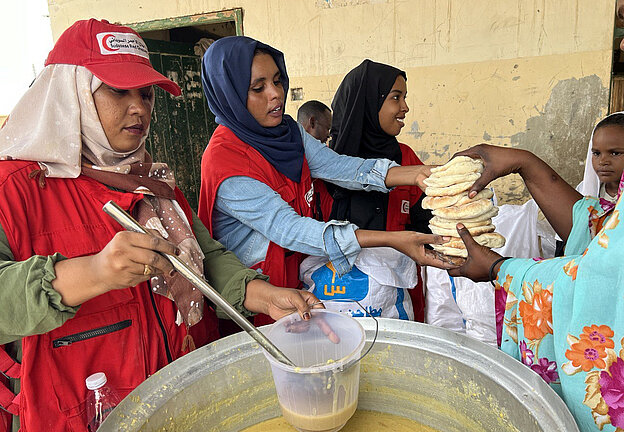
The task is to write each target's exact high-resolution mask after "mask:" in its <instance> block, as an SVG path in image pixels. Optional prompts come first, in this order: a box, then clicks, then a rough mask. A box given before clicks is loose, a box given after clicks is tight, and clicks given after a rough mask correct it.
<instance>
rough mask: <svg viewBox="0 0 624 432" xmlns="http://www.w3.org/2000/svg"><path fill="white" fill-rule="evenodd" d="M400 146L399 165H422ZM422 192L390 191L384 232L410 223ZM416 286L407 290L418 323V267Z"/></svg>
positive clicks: (421, 313)
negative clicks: (412, 209)
mask: <svg viewBox="0 0 624 432" xmlns="http://www.w3.org/2000/svg"><path fill="white" fill-rule="evenodd" d="M399 145H400V146H401V155H402V158H401V165H403V166H408V165H422V164H423V163H422V162H421V161H420V159H418V156H416V153H414V150H412V149H411V148H410V147H409V146H407V145H405V144H401V143H399ZM422 193H423V192H422V190H420V188H419V187H418V186H398V187H396V188H394V189H393V190H392V191H390V194H389V196H388V218H387V221H386V231H402V230H404V229H405V226H406V225H407V224H409V223H410V208H411V207H412V206H413V205H414V204H416V202H417V201H418V199H419V198H420V196H421V195H422ZM418 270H419V272H418V275H419V277H418V285H416V286H415V287H414V288H412V289H410V290H407V291H408V292H409V295H410V298H411V299H412V306H413V308H414V320H415V321H418V322H424V321H425V293H424V287H423V282H422V272H421V271H420V267H419V269H418Z"/></svg>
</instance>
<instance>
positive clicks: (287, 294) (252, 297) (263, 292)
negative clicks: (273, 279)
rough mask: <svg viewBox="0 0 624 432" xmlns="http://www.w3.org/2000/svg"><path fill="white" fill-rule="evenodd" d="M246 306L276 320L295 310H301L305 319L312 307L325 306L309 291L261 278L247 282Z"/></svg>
mask: <svg viewBox="0 0 624 432" xmlns="http://www.w3.org/2000/svg"><path fill="white" fill-rule="evenodd" d="M244 306H245V308H247V309H248V310H250V311H252V312H258V313H263V314H265V315H269V316H270V317H271V318H272V319H274V320H278V319H280V318H281V317H283V316H286V315H290V314H291V313H293V312H299V315H300V316H301V317H302V318H303V319H304V320H308V319H310V309H311V308H319V309H322V308H323V305H322V304H321V303H320V302H319V299H318V298H316V296H315V295H314V294H312V293H311V292H309V291H305V290H298V289H292V288H281V287H276V286H275V285H271V284H270V283H268V282H265V281H263V280H260V279H255V280H252V281H251V282H249V283H248V284H247V292H246V295H245V302H244Z"/></svg>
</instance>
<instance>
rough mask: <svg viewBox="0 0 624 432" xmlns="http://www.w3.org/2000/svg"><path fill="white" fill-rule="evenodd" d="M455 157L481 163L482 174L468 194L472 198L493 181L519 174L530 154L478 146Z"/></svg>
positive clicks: (490, 146)
mask: <svg viewBox="0 0 624 432" xmlns="http://www.w3.org/2000/svg"><path fill="white" fill-rule="evenodd" d="M456 156H468V157H471V158H473V159H481V160H482V161H483V166H484V169H483V173H481V177H479V178H478V179H477V181H475V182H474V184H473V185H472V187H471V188H470V192H469V194H468V196H470V197H471V198H472V197H474V196H475V195H476V194H477V193H478V192H479V191H481V190H483V189H484V188H485V187H486V186H487V185H488V184H490V182H492V181H493V180H496V179H497V178H499V177H504V176H506V175H508V174H512V173H517V172H519V171H520V169H521V166H522V162H523V161H524V160H525V159H526V158H527V157H529V156H530V153H528V152H525V151H523V150H518V149H512V148H509V147H499V146H493V145H488V144H479V145H476V146H474V147H471V148H469V149H468V150H464V151H461V152H459V153H456V154H454V155H453V157H456Z"/></svg>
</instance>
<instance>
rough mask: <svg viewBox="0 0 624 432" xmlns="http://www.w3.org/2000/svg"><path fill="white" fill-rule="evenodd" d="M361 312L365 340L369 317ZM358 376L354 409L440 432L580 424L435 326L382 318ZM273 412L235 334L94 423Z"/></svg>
mask: <svg viewBox="0 0 624 432" xmlns="http://www.w3.org/2000/svg"><path fill="white" fill-rule="evenodd" d="M360 320H361V323H362V325H363V326H364V328H365V330H366V336H367V340H368V341H371V340H372V338H373V336H374V330H375V323H374V321H373V320H372V319H371V318H364V319H360ZM128 361H132V359H128ZM360 379H361V381H360V396H359V405H358V408H359V409H364V410H374V411H382V412H386V413H390V414H395V415H399V416H403V417H407V418H410V419H414V420H417V421H419V422H420V423H422V424H425V425H427V426H431V427H433V428H436V429H438V430H440V431H443V432H472V431H497V432H507V431H515V432H533V431H546V432H555V431H565V432H574V431H578V428H577V426H576V424H575V422H574V419H573V417H572V415H571V414H570V412H569V411H568V409H567V407H566V406H565V404H564V403H563V401H562V400H561V399H560V398H559V397H558V396H557V394H556V393H555V392H554V391H553V390H552V389H550V387H549V386H548V385H547V384H546V383H545V382H544V381H543V380H542V379H541V378H540V377H539V376H538V375H537V374H535V373H534V372H532V371H531V370H530V369H529V368H527V367H526V366H524V365H522V364H521V363H520V362H518V361H516V360H515V359H513V358H511V357H509V356H507V355H506V354H504V353H503V352H501V351H499V350H497V349H496V348H494V347H491V346H488V345H486V344H483V343H481V342H478V341H475V340H472V339H470V338H468V337H466V336H462V335H459V334H456V333H454V332H451V331H448V330H445V329H442V328H438V327H431V326H428V325H425V324H419V323H415V322H408V321H399V320H391V319H380V320H379V335H378V337H377V342H376V343H375V346H374V347H373V349H372V351H371V352H370V353H369V354H368V356H367V357H365V358H364V360H363V361H362V366H361V378H360ZM279 415H280V409H279V406H278V404H277V397H276V394H275V387H274V385H273V378H272V376H271V372H270V369H269V365H268V362H267V361H266V359H265V358H264V355H263V354H262V351H261V348H260V347H259V346H258V344H257V343H255V342H254V341H253V340H252V339H251V338H250V337H249V336H248V335H247V334H245V333H238V334H236V335H233V336H230V337H227V338H224V339H221V340H219V341H217V342H215V343H212V344H210V345H208V346H206V347H203V348H200V349H198V350H196V351H194V352H192V353H190V354H188V355H186V356H184V357H182V358H180V359H178V360H177V361H175V362H174V363H172V364H171V365H169V366H167V367H165V368H164V369H162V370H161V371H159V372H158V373H156V374H154V375H153V376H151V377H150V378H149V379H147V380H146V381H145V382H144V383H143V384H141V385H140V386H139V387H137V388H136V389H135V390H134V391H133V392H132V393H131V394H130V395H128V397H126V398H125V399H124V400H123V401H122V402H121V404H120V405H119V406H118V407H117V408H116V409H115V410H114V411H113V412H112V413H111V415H110V416H109V417H108V418H107V419H106V422H105V423H104V424H103V426H102V428H101V429H100V430H99V432H106V431H111V432H112V431H115V432H119V431H168V432H171V431H176V432H182V431H214V432H229V431H239V430H241V429H243V428H245V427H248V426H251V425H254V424H256V423H260V422H262V421H264V420H267V419H270V418H273V417H276V416H279Z"/></svg>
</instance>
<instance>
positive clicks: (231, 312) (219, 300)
mask: <svg viewBox="0 0 624 432" xmlns="http://www.w3.org/2000/svg"><path fill="white" fill-rule="evenodd" d="M102 210H104V212H105V213H106V214H108V215H109V216H110V217H112V218H113V219H115V220H116V221H117V222H118V223H119V224H120V225H121V226H122V227H124V228H125V229H126V230H128V231H134V232H139V233H143V234H150V233H149V232H148V231H147V230H146V229H145V228H144V227H142V226H141V224H139V223H138V222H137V221H136V220H135V219H134V218H133V217H132V216H130V215H129V214H128V213H127V212H126V211H125V210H124V209H122V208H121V207H119V206H118V205H117V203H115V202H114V201H109V202H107V203H106V204H104V207H102ZM150 235H151V234H150ZM161 255H163V256H164V257H166V258H167V259H168V260H169V261H170V262H171V264H172V265H173V268H175V269H176V271H177V272H178V273H180V274H181V275H182V276H184V277H185V278H186V279H187V280H188V281H189V282H190V283H192V284H193V285H194V286H195V287H196V288H197V289H199V290H200V291H201V292H202V294H204V295H205V296H206V297H208V298H209V299H210V300H211V301H212V302H213V303H214V304H215V305H217V306H218V307H220V308H221V309H223V311H224V312H225V313H226V314H227V316H229V317H230V318H231V319H232V321H234V322H235V323H236V324H238V326H239V327H240V328H242V329H243V330H245V331H246V332H247V333H249V335H250V336H251V337H252V338H254V340H255V341H256V342H258V343H259V344H260V346H262V348H264V349H265V350H267V351H268V352H269V353H270V354H271V355H272V356H273V357H275V358H276V359H277V360H279V361H280V362H282V363H284V364H287V365H289V366H293V367H294V366H295V364H294V363H293V362H292V361H290V360H289V359H288V357H286V356H285V355H284V353H283V352H281V351H280V350H279V349H278V348H277V347H276V346H275V345H274V344H273V342H271V341H270V340H269V339H268V338H267V337H266V336H265V335H264V334H262V333H261V332H260V331H259V330H258V329H257V328H256V327H254V325H253V324H251V323H250V322H249V321H248V320H247V319H246V318H245V317H244V316H243V315H241V314H240V313H239V312H238V311H237V310H236V309H234V307H233V306H232V305H231V304H229V303H228V302H227V300H225V299H224V298H223V297H222V296H221V294H219V293H218V292H217V291H216V290H215V289H214V288H213V287H211V286H210V284H209V283H208V282H206V280H205V279H204V278H203V277H202V276H200V275H198V274H197V273H195V271H194V270H193V269H191V268H190V267H189V266H187V265H186V264H185V263H184V261H182V260H181V259H180V258H178V257H177V256H175V255H169V254H166V253H161Z"/></svg>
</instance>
